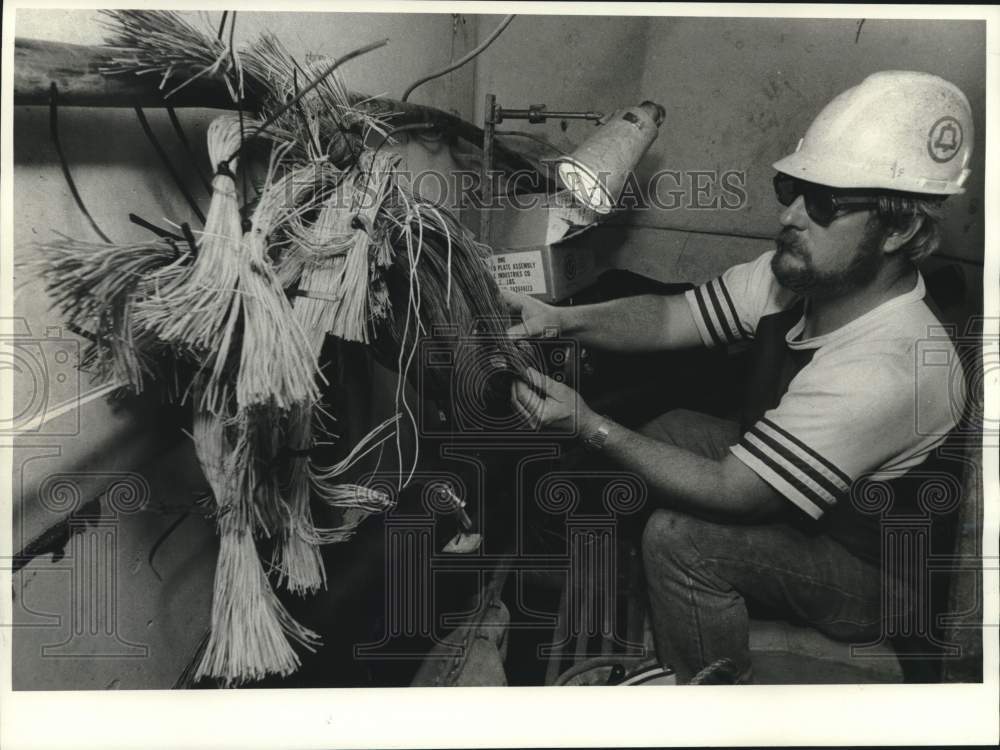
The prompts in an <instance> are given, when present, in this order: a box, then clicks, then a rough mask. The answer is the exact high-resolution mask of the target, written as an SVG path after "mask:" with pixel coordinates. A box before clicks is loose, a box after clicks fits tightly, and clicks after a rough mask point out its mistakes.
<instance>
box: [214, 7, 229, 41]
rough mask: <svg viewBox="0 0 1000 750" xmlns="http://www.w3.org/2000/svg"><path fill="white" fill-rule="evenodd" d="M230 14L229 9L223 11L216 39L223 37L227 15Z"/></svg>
mask: <svg viewBox="0 0 1000 750" xmlns="http://www.w3.org/2000/svg"><path fill="white" fill-rule="evenodd" d="M228 15H229V11H228V10H224V11H222V20H221V21H219V33H218V34H217V35H216V37H215V38H216V39H219V40H221V39H222V30H223V29H225V28H226V16H228Z"/></svg>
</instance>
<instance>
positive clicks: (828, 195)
mask: <svg viewBox="0 0 1000 750" xmlns="http://www.w3.org/2000/svg"><path fill="white" fill-rule="evenodd" d="M774 194H775V195H776V196H777V198H778V202H779V203H780V204H781V205H782V206H790V205H792V204H793V203H794V202H795V199H796V198H798V197H799V196H800V195H801V196H802V198H803V201H804V202H805V205H806V213H807V214H809V218H810V219H812V220H813V221H814V222H816V223H817V224H819V225H820V226H824V227H828V226H830V223H831V222H832V221H833V220H834V219H836V218H837V217H838V216H841V215H843V214H845V213H848V212H850V211H860V210H862V209H865V208H877V207H878V203H879V199H878V198H876V197H875V196H871V195H850V194H847V193H845V192H844V191H841V190H837V189H835V188H828V187H825V186H823V185H817V184H816V183H813V182H806V181H805V180H799V179H797V178H795V177H791V176H789V175H787V174H782V173H780V172H779V173H778V174H776V175H775V176H774Z"/></svg>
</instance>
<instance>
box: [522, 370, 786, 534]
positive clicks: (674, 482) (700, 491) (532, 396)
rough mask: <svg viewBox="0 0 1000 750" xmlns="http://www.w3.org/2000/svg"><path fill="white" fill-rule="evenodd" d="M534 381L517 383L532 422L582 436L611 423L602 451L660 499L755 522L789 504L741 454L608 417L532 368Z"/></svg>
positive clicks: (687, 508) (525, 413) (680, 506)
mask: <svg viewBox="0 0 1000 750" xmlns="http://www.w3.org/2000/svg"><path fill="white" fill-rule="evenodd" d="M528 375H529V378H530V381H531V383H530V385H529V384H528V383H525V382H523V381H516V382H515V383H514V385H513V393H512V403H513V405H514V408H515V409H516V410H517V411H518V413H519V414H521V416H523V417H524V418H525V419H526V420H527V421H528V423H529V424H530V425H532V426H533V427H536V428H537V427H549V426H558V427H560V428H562V429H566V428H567V427H570V428H574V427H575V428H576V431H577V433H578V434H579V435H580V436H588V435H592V434H594V433H595V432H596V431H597V429H598V427H599V426H600V425H601V424H602V423H603V424H605V425H606V426H607V427H608V435H607V438H606V440H605V442H604V447H603V452H604V453H605V454H607V455H608V456H609V457H610V458H611V459H612V460H614V461H615V462H616V463H618V464H619V465H620V466H622V467H623V468H625V469H628V470H629V471H631V472H633V473H635V474H637V475H638V476H640V477H642V478H643V480H644V481H645V482H646V485H647V487H648V489H649V491H650V495H651V496H652V498H653V499H654V501H656V502H662V503H664V504H666V505H668V506H670V507H674V508H678V509H681V510H685V511H687V512H689V513H692V514H697V515H703V516H711V517H713V518H718V519H724V520H727V521H731V522H732V521H735V522H756V521H760V520H762V519H765V518H768V517H770V516H773V515H776V514H777V513H778V512H779V511H782V510H785V509H786V508H788V501H787V500H786V499H785V498H784V497H783V496H782V495H781V494H780V493H779V492H777V491H776V490H775V489H774V488H773V487H771V485H769V484H768V483H767V482H765V481H764V480H763V479H761V478H760V477H759V476H758V475H757V474H756V473H755V472H754V471H753V470H751V469H750V468H748V467H747V466H746V465H745V464H744V463H743V462H742V461H740V460H739V459H738V458H737V457H736V456H734V455H732V454H730V455H727V456H726V457H725V458H723V459H721V460H715V459H711V458H706V457H704V456H699V455H697V454H695V453H691V452H690V451H686V450H684V449H682V448H678V447H676V446H673V445H669V444H668V443H663V442H660V441H657V440H653V439H652V438H648V437H646V436H644V435H640V434H638V433H636V432H632V431H631V430H629V429H627V428H625V427H622V426H621V425H617V424H614V423H613V422H609V421H607V420H604V418H603V417H601V416H600V415H599V414H596V413H595V412H594V411H592V410H591V409H590V408H589V407H588V406H587V404H586V403H584V401H583V399H581V398H580V397H579V396H578V395H577V393H576V391H574V390H573V389H572V388H570V387H569V386H566V385H564V384H562V383H558V382H556V381H554V380H552V379H551V378H547V377H545V376H544V375H541V374H540V373H538V372H536V371H535V370H529V371H528Z"/></svg>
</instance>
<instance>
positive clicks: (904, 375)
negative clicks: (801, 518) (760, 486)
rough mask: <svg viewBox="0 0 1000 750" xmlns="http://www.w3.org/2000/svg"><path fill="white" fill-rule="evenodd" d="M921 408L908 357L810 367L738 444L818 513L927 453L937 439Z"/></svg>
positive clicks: (765, 473)
mask: <svg viewBox="0 0 1000 750" xmlns="http://www.w3.org/2000/svg"><path fill="white" fill-rule="evenodd" d="M814 364H815V363H814ZM915 414H916V408H915V400H914V386H913V370H912V365H910V364H908V363H907V361H906V360H905V359H904V358H900V357H891V356H878V355H869V356H859V357H856V358H853V359H848V360H846V361H842V362H839V363H837V364H836V365H826V366H824V367H812V366H807V367H806V368H805V369H803V370H802V372H800V373H799V374H798V375H797V376H796V377H795V378H794V379H793V380H792V382H791V384H790V385H789V388H788V391H787V392H786V393H785V395H784V397H783V398H782V399H781V402H780V403H779V404H778V406H777V407H776V408H774V409H771V410H769V411H767V412H765V414H764V416H763V417H761V419H760V420H759V421H757V422H756V424H754V425H753V426H752V427H751V428H750V429H749V430H748V431H747V432H746V433H745V434H744V435H743V437H742V438H741V439H740V441H739V443H738V444H737V445H734V446H732V447H731V448H730V451H731V452H732V453H733V454H734V455H735V456H736V457H737V458H739V459H740V460H741V461H742V462H743V463H745V464H746V465H747V466H748V467H749V468H750V469H752V470H753V471H754V472H755V473H756V474H757V475H759V476H760V477H761V478H762V479H764V481H766V482H767V483H768V484H770V485H771V486H772V487H774V488H775V489H776V490H777V491H778V492H780V493H781V494H782V495H784V496H785V497H786V498H788V499H789V500H790V501H791V502H793V503H794V504H795V505H797V506H798V507H799V508H800V509H802V510H803V511H805V512H806V513H807V514H809V515H810V516H812V517H813V518H815V519H818V518H820V517H821V516H823V515H824V514H825V513H826V512H827V511H828V510H830V509H831V508H832V507H833V506H834V505H836V504H837V503H838V502H843V501H844V498H845V497H847V496H849V493H850V490H851V484H852V482H853V481H854V480H855V479H857V478H858V477H860V476H862V475H864V474H870V473H871V472H873V471H875V470H878V469H881V468H882V467H884V466H886V465H887V464H890V463H898V462H899V460H900V459H901V458H906V457H909V458H910V459H914V457H916V460H917V462H919V461H920V460H922V459H923V457H925V456H923V455H921V451H923V452H924V453H925V452H926V451H928V450H930V447H932V445H931V443H934V442H936V439H935V438H927V437H923V436H921V435H918V434H917V430H916V427H915ZM847 501H848V502H849V500H847Z"/></svg>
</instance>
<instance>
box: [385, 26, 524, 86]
mask: <svg viewBox="0 0 1000 750" xmlns="http://www.w3.org/2000/svg"><path fill="white" fill-rule="evenodd" d="M514 18H516V16H513V15H510V16H505V17H504V19H503V20H502V21H500V24H499V25H498V26H497V27H496V28H495V29H493V31H492V32H491V33H490V35H489V36H488V37H486V39H485V40H484V41H483V43H482V44H480V45H479V46H478V47H476V48H475V49H474V50H472V51H471V52H469V53H467V54H466V55H464V56H463V57H461V58H459V59H458V60H456V61H455V62H453V63H451V64H450V65H449V66H448V67H446V68H444V69H442V70H439V71H437V72H436V73H431V74H430V75H427V76H424V77H423V78H420V79H418V80H416V81H414V82H413V83H411V84H410V85H409V86H408V87H407V88H406V91H404V92H403V97H402V99H401V100H400V101H404V102H405V101H406V100H407V99H409V98H410V94H412V93H413V90H414V89H415V88H417V87H418V86H422V85H424V84H425V83H427V82H428V81H433V80H434V79H435V78H440V77H441V76H443V75H445V74H446V73H450V72H451V71H453V70H458V69H459V68H461V67H462V66H463V65H465V64H466V63H467V62H469V61H470V60H473V59H475V58H476V57H477V56H479V55H480V54H482V53H483V52H485V51H486V48H487V47H489V46H490V45H491V44H493V42H494V41H496V38H497V37H498V36H500V34H501V33H503V30H504V29H506V28H507V27H508V26H509V25H510V22H511V21H513V20H514Z"/></svg>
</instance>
